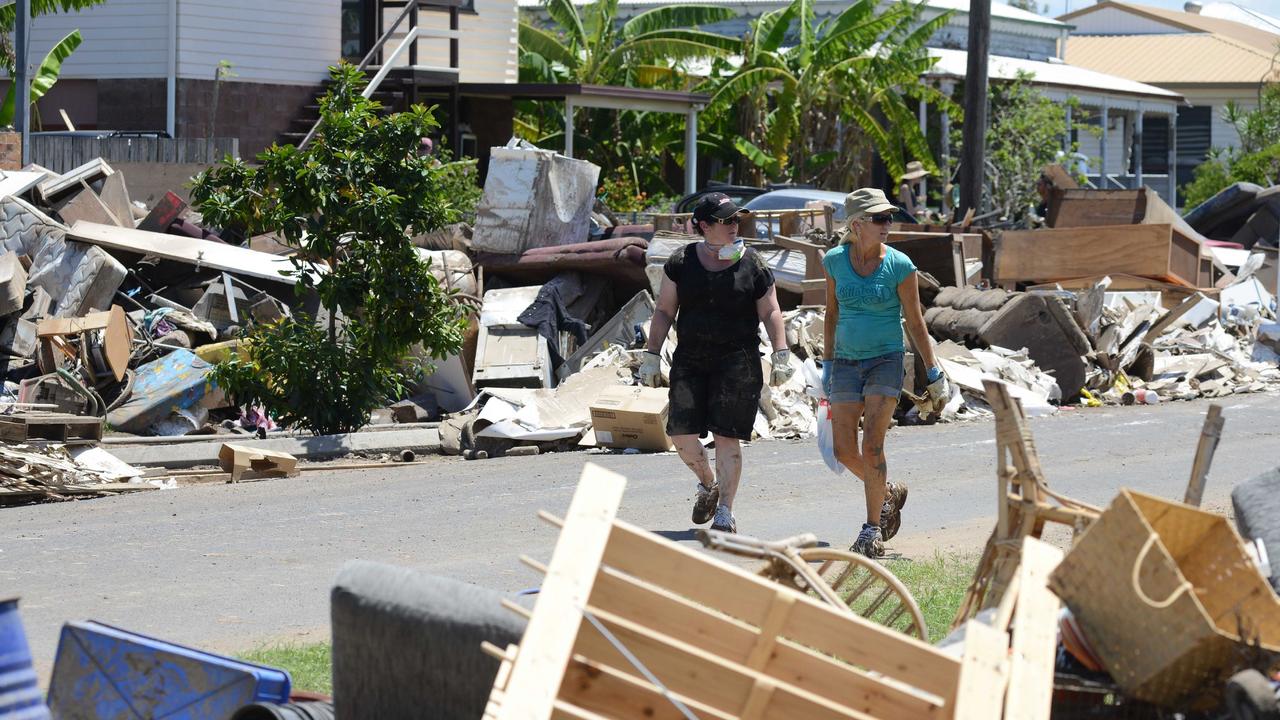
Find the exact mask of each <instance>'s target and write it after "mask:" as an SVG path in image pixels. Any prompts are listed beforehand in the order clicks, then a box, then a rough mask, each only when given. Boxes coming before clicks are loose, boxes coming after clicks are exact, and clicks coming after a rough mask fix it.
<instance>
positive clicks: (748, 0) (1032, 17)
mask: <svg viewBox="0 0 1280 720" xmlns="http://www.w3.org/2000/svg"><path fill="white" fill-rule="evenodd" d="M596 1H597V0H572V2H573V4H574V5H588V4H590V3H592V2H596ZM697 2H698V3H699V4H706V5H730V6H732V5H741V6H744V7H745V6H769V7H771V8H772V7H777V8H783V7H786V6H787V5H788V0H697ZM676 4H679V2H678V0H619V2H618V5H619V6H633V7H635V6H645V7H647V6H655V7H657V6H664V5H676ZM516 5H518V6H519V7H522V8H525V9H526V10H528V9H533V8H538V7H541V6H542V0H516ZM925 5H926V6H928V7H930V8H933V9H935V10H952V11H955V12H956V13H963V14H967V13H968V12H969V0H927V1H926V2H925ZM991 17H996V18H1001V19H1004V20H1014V21H1017V22H1024V23H1028V24H1034V25H1048V26H1053V27H1064V26H1065V24H1064V23H1062V22H1059V21H1057V20H1054V19H1053V18H1050V17H1045V16H1043V15H1037V14H1035V13H1032V12H1027V11H1026V10H1019V9H1018V8H1015V7H1012V6H1010V5H1006V4H1005V3H1002V2H993V3H991Z"/></svg>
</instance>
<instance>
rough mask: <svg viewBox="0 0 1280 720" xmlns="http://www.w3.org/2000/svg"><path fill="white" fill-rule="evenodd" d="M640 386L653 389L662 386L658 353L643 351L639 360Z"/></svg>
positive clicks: (660, 363) (660, 360)
mask: <svg viewBox="0 0 1280 720" xmlns="http://www.w3.org/2000/svg"><path fill="white" fill-rule="evenodd" d="M640 384H641V385H646V386H648V387H654V388H656V387H660V386H661V385H662V358H661V357H660V356H659V355H658V353H652V352H649V351H648V350H645V351H644V356H643V359H641V360H640Z"/></svg>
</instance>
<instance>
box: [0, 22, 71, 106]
mask: <svg viewBox="0 0 1280 720" xmlns="http://www.w3.org/2000/svg"><path fill="white" fill-rule="evenodd" d="M83 41H84V39H83V38H82V37H80V31H79V30H72V31H71V33H70V34H68V35H67V36H66V37H64V38H62V39H61V40H59V41H58V44H57V45H54V46H53V49H52V50H50V51H49V54H48V55H46V56H45V57H44V62H42V63H40V68H39V69H38V70H36V73H35V75H33V76H32V78H31V97H30V100H29V102H33V103H34V102H35V101H37V100H39V99H40V98H42V97H44V96H45V93H48V92H49V90H50V88H52V87H53V86H54V84H55V83H57V82H58V75H60V74H61V73H62V63H63V61H65V60H66V59H67V58H68V57H71V53H73V52H75V50H76V48H78V47H80V43H81V42H83ZM16 96H17V84H16V83H10V84H9V92H8V93H7V94H6V95H5V97H4V105H3V106H0V127H7V126H11V125H13V119H14V115H15V114H16V110H17V105H16V102H15V98H16Z"/></svg>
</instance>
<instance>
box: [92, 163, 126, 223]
mask: <svg viewBox="0 0 1280 720" xmlns="http://www.w3.org/2000/svg"><path fill="white" fill-rule="evenodd" d="M98 198H99V199H101V200H102V204H103V205H105V206H106V207H107V209H108V210H110V211H111V214H112V215H114V216H115V219H116V224H117V225H119V226H120V227H127V228H131V227H133V225H134V223H133V207H132V204H131V203H130V201H129V188H128V187H126V186H125V184H124V175H123V174H121V173H113V174H111V175H108V176H107V179H106V180H103V181H102V192H101V193H99V194H98Z"/></svg>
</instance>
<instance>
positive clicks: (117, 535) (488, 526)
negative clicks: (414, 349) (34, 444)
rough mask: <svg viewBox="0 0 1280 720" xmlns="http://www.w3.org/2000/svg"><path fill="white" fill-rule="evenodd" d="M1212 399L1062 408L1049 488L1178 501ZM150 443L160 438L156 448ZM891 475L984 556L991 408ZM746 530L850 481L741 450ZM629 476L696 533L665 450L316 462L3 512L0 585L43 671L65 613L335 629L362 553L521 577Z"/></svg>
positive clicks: (1262, 404)
mask: <svg viewBox="0 0 1280 720" xmlns="http://www.w3.org/2000/svg"><path fill="white" fill-rule="evenodd" d="M1278 400H1280V394H1277V393H1270V394H1265V395H1264V394H1259V395H1237V396H1232V397H1229V398H1224V399H1221V400H1219V401H1218V402H1219V403H1221V404H1222V405H1223V407H1224V416H1225V418H1226V428H1225V432H1224V437H1223V439H1222V442H1221V444H1220V445H1219V448H1218V452H1217V456H1216V458H1215V460H1214V463H1213V468H1212V470H1211V472H1210V474H1209V483H1208V489H1207V491H1206V496H1205V504H1206V505H1207V506H1210V507H1216V508H1225V507H1227V504H1228V497H1229V491H1230V488H1231V486H1232V485H1233V484H1234V483H1235V482H1237V481H1239V480H1242V479H1245V478H1247V477H1250V476H1252V475H1254V474H1256V473H1259V472H1261V471H1263V470H1265V469H1267V468H1269V467H1271V466H1273V465H1275V464H1277V463H1280V401H1278ZM1207 407H1208V403H1207V402H1205V401H1197V402H1191V403H1171V404H1165V405H1158V406H1145V407H1144V406H1139V407H1122V408H1101V409H1091V410H1090V409H1077V410H1072V409H1068V410H1064V411H1062V412H1061V413H1059V414H1058V415H1056V416H1053V417H1048V418H1042V419H1035V420H1033V421H1032V422H1031V428H1032V431H1033V433H1034V435H1035V438H1036V443H1037V445H1038V449H1039V453H1040V457H1041V461H1042V465H1043V468H1044V471H1045V474H1046V476H1047V477H1048V479H1049V482H1050V484H1051V485H1052V486H1053V487H1054V488H1055V489H1057V490H1059V491H1062V492H1065V493H1067V494H1069V495H1071V496H1073V497H1077V498H1079V499H1081V500H1085V501H1088V502H1093V503H1096V504H1106V503H1107V502H1109V501H1110V499H1111V498H1112V497H1114V495H1115V493H1116V490H1117V489H1118V488H1120V487H1122V486H1128V487H1132V488H1136V489H1140V490H1144V491H1148V492H1152V493H1156V494H1159V495H1162V496H1166V497H1174V498H1178V499H1181V497H1182V494H1183V491H1184V488H1185V486H1186V482H1187V478H1188V475H1189V472H1190V467H1191V462H1192V458H1193V456H1194V454H1195V446H1196V442H1197V438H1198V437H1199V433H1200V427H1201V424H1202V422H1203V417H1204V413H1205V411H1206V409H1207ZM157 451H158V452H162V450H160V449H158V450H157ZM887 452H888V457H889V465H890V470H889V472H890V477H892V478H894V479H898V480H905V481H907V482H908V483H909V485H910V488H911V493H910V498H909V502H908V505H907V508H906V510H905V511H904V514H903V529H902V534H901V535H900V536H899V537H898V538H897V539H895V540H894V541H893V542H892V543H890V551H891V552H894V551H896V552H897V553H899V554H901V555H902V556H905V557H920V556H922V555H929V554H931V553H933V552H935V551H937V550H943V551H958V552H962V553H971V554H976V553H977V552H979V551H980V549H981V544H982V542H983V541H984V540H985V538H986V535H987V533H988V532H989V529H990V526H991V523H992V517H993V514H994V511H995V490H994V489H995V462H994V459H995V441H994V426H993V424H992V423H991V422H990V421H972V422H965V423H957V424H951V425H938V426H932V427H910V428H898V429H895V430H893V431H891V433H890V437H889V441H888V443H887ZM745 458H746V472H745V476H744V480H743V489H742V490H741V491H740V493H739V496H738V502H737V505H738V507H737V508H736V511H737V515H738V523H739V530H740V531H742V532H744V533H748V534H753V535H758V536H761V537H783V536H786V535H791V534H794V533H797V532H803V531H812V532H815V533H817V534H818V536H819V537H820V538H822V539H824V540H826V541H828V542H830V543H831V544H832V545H834V546H837V547H845V546H847V545H848V544H849V543H850V542H852V540H853V536H854V534H855V533H856V530H857V527H858V525H859V523H860V516H861V510H860V508H861V506H862V501H861V486H860V485H857V484H856V480H855V479H854V478H852V476H850V475H848V474H846V475H843V476H840V477H836V476H833V475H832V474H831V473H830V472H829V471H828V470H827V469H826V467H825V466H824V465H823V464H822V462H821V460H820V459H819V456H818V453H817V449H816V446H815V445H814V443H813V442H812V441H806V442H779V441H767V442H757V443H754V444H752V445H750V446H748V447H747V448H746V450H745ZM586 462H596V463H599V464H601V465H603V466H605V467H607V468H610V469H612V470H615V471H618V472H621V473H623V474H625V475H626V476H628V478H629V484H628V489H627V493H626V496H625V499H624V501H623V507H622V509H621V517H623V518H624V519H626V520H628V521H630V522H633V523H636V524H638V525H641V526H643V527H646V528H649V529H652V530H655V531H658V532H661V533H663V534H665V535H667V536H668V537H671V538H674V539H677V540H679V541H681V542H690V543H692V542H693V541H692V539H691V538H692V536H691V533H690V525H689V515H688V513H689V507H690V503H691V499H692V492H691V491H692V488H693V485H692V483H693V480H692V477H691V476H689V475H688V472H687V470H686V469H685V468H684V466H683V464H682V463H681V462H680V460H679V459H678V458H677V457H676V456H675V455H674V454H659V455H624V454H607V453H600V452H592V453H567V454H558V455H545V456H539V457H527V458H502V459H494V460H486V461H474V462H466V461H463V460H459V459H456V458H440V459H439V461H438V462H432V463H429V464H425V465H416V466H409V467H400V468H397V467H395V466H389V467H387V468H385V469H383V468H379V469H376V470H333V471H329V470H325V471H316V472H307V473H304V474H303V475H302V476H301V477H298V478H293V479H284V480H269V481H263V482H253V483H242V484H239V485H206V486H199V487H188V488H181V489H178V490H170V491H155V492H149V493H143V494H137V495H130V496H121V497H114V498H103V499H96V500H88V501H80V502H67V503H56V504H47V505H38V506H30V507H21V508H6V509H0V528H2V529H0V596H6V595H12V594H17V595H20V596H21V597H22V605H21V611H22V616H23V620H24V622H25V624H26V626H27V631H28V634H29V637H30V640H31V644H32V650H33V652H34V655H35V656H36V660H37V665H38V667H39V668H40V669H41V670H42V671H43V672H44V673H47V672H48V669H49V667H50V665H51V662H52V658H53V655H54V652H55V648H56V644H57V636H58V632H59V628H60V627H61V624H62V623H63V622H64V621H67V620H77V619H94V620H100V621H103V622H108V623H111V624H115V625H119V626H122V627H125V628H128V629H132V630H136V631H139V632H144V633H148V634H152V635H156V636H160V637H163V638H165V639H168V640H172V641H175V642H181V643H187V644H192V645H196V646H199V647H203V648H206V649H211V650H216V651H228V652H230V651H236V650H246V649H250V648H253V647H256V646H258V645H260V644H263V643H265V642H268V641H278V640H282V641H296V642H315V641H320V640H325V639H327V637H328V629H327V627H328V611H329V601H328V589H329V585H330V582H331V580H332V579H333V577H334V575H335V574H336V573H337V571H338V569H339V567H341V565H342V563H343V562H345V561H346V560H349V559H352V558H362V559H368V560H377V561H382V562H387V563H394V564H397V565H404V566H411V567H415V568H420V569H422V570H425V571H429V572H433V573H437V574H443V575H449V576H453V577H457V578H461V579H464V580H467V581H471V582H475V583H480V584H483V585H487V586H491V587H496V588H499V589H502V590H508V591H514V590H518V589H521V588H526V587H530V586H533V585H535V584H536V583H537V582H538V579H537V577H536V576H535V575H534V574H533V573H532V572H531V571H530V570H528V569H526V568H525V567H524V566H523V565H521V564H520V563H519V562H518V560H517V557H518V556H519V555H520V554H521V553H527V554H530V555H532V556H534V557H536V558H539V559H541V560H544V561H545V560H546V559H548V558H549V557H550V554H551V548H552V547H553V545H554V542H555V537H556V536H555V532H554V530H553V529H551V528H550V527H548V526H546V525H544V524H543V523H541V522H540V521H539V520H538V519H537V518H536V515H535V514H536V512H537V510H539V509H547V510H550V511H552V512H555V513H557V514H562V513H563V512H564V510H565V508H567V506H568V503H569V499H570V497H571V495H572V493H573V490H574V487H575V485H576V482H577V478H578V475H579V474H580V472H581V468H582V465H583V464H584V463H586Z"/></svg>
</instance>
